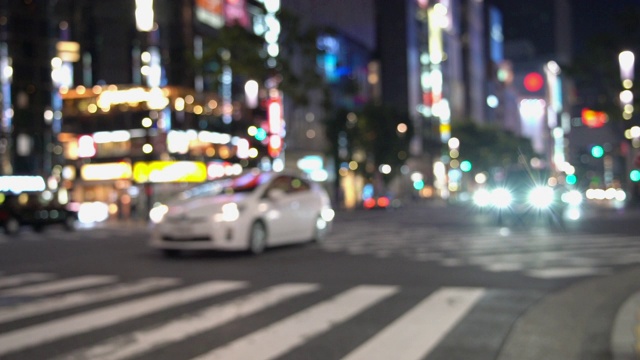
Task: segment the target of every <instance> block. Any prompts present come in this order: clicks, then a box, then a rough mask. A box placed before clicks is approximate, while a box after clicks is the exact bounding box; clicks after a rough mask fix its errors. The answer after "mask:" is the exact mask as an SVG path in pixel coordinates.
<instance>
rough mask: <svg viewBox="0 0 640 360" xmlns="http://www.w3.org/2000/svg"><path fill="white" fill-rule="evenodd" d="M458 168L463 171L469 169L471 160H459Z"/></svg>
mask: <svg viewBox="0 0 640 360" xmlns="http://www.w3.org/2000/svg"><path fill="white" fill-rule="evenodd" d="M460 170H462V171H463V172H469V171H471V161H469V160H464V161H463V162H461V163H460Z"/></svg>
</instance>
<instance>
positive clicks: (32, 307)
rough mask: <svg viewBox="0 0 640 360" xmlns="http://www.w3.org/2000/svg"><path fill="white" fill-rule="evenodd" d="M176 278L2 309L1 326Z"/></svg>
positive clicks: (145, 289) (164, 284)
mask: <svg viewBox="0 0 640 360" xmlns="http://www.w3.org/2000/svg"><path fill="white" fill-rule="evenodd" d="M179 283H180V281H179V280H178V279H174V278H148V279H144V280H141V281H138V282H135V283H132V284H118V285H113V286H108V287H103V288H99V289H91V290H84V291H78V292H74V293H70V294H64V295H60V296H55V297H50V298H44V299H41V300H38V301H34V302H29V303H26V304H19V305H15V306H11V307H7V308H0V324H1V323H6V322H9V321H14V320H18V319H24V318H27V317H30V316H36V315H42V314H47V313H51V312H54V311H59V310H64V309H70V308H73V307H77V306H83V305H89V304H93V303H97V302H101V301H107V300H113V299H117V298H121V297H125V296H130V295H135V294H140V293H144V292H148V291H152V290H157V289H162V288H165V287H169V286H173V285H177V284H179Z"/></svg>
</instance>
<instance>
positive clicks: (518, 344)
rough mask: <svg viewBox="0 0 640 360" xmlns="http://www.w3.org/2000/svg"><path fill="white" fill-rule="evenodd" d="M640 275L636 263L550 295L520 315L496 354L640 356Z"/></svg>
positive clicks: (505, 359) (509, 357) (535, 358)
mask: <svg viewBox="0 0 640 360" xmlns="http://www.w3.org/2000/svg"><path fill="white" fill-rule="evenodd" d="M638 278H640V268H637V267H636V268H635V269H632V270H629V271H625V272H622V273H618V274H614V275H610V276H605V277H599V278H596V279H590V280H586V281H583V282H579V283H577V284H575V285H573V286H570V287H569V288H566V289H563V290H560V291H558V292H557V293H552V294H549V295H547V296H546V297H544V298H543V299H542V300H541V301H540V302H539V303H537V304H535V305H533V306H532V307H530V308H529V309H528V310H527V311H526V312H525V313H524V314H522V316H521V317H520V318H519V319H518V320H517V321H516V323H515V324H514V326H513V328H512V331H511V333H510V335H509V336H508V337H507V339H506V340H505V344H504V346H503V348H502V350H501V353H500V355H499V356H498V360H516V359H517V360H539V359H546V360H555V359H557V360H607V359H611V360H632V359H634V360H637V359H640V352H639V349H638V341H639V334H638V326H639V325H640V318H639V317H638V314H639V312H640V295H639V294H640V291H638V281H637V279H638ZM621 304H622V306H621Z"/></svg>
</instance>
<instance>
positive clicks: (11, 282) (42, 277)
mask: <svg viewBox="0 0 640 360" xmlns="http://www.w3.org/2000/svg"><path fill="white" fill-rule="evenodd" d="M53 278H55V275H53V274H47V273H27V274H19V275H11V276H5V277H2V278H0V288H5V287H11V286H18V285H22V284H26V283H30V282H38V281H46V280H51V279H53Z"/></svg>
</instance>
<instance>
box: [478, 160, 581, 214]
mask: <svg viewBox="0 0 640 360" xmlns="http://www.w3.org/2000/svg"><path fill="white" fill-rule="evenodd" d="M552 178H553V177H552V176H551V174H550V172H549V171H548V170H540V169H531V168H514V169H507V170H504V171H502V172H500V173H498V174H496V176H494V177H493V178H492V179H491V180H490V181H489V182H488V184H487V186H486V187H485V188H483V189H480V190H478V191H476V193H475V194H474V202H475V204H476V205H477V206H479V207H481V208H483V209H485V210H487V211H489V212H491V213H492V214H494V216H495V219H496V221H497V222H498V224H502V223H503V222H504V221H506V220H511V221H512V222H513V221H515V222H517V223H526V222H529V221H534V220H536V219H541V218H542V219H548V220H549V221H551V222H552V223H560V224H562V223H563V221H564V219H565V217H566V218H569V219H572V220H575V219H576V214H575V211H578V210H579V204H580V201H581V197H580V194H579V193H578V192H577V191H572V190H570V189H567V188H565V187H563V186H559V185H552V184H550V181H549V180H550V179H552ZM576 196H578V197H580V198H579V199H576Z"/></svg>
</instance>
